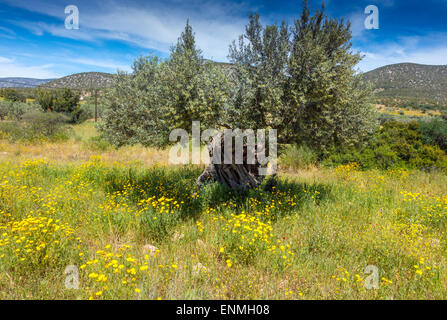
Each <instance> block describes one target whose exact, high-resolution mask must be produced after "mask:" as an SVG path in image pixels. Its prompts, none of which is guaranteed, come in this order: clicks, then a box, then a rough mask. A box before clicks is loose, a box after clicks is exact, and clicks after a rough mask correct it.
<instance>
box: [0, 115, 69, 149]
mask: <svg viewBox="0 0 447 320" xmlns="http://www.w3.org/2000/svg"><path fill="white" fill-rule="evenodd" d="M66 122H67V117H65V116H63V115H60V114H55V113H43V112H39V111H33V112H29V113H26V114H25V115H24V116H23V121H22V122H6V123H1V124H0V131H1V133H2V137H3V138H8V139H9V140H10V141H12V142H15V141H23V142H32V143H36V142H41V141H60V140H66V139H68V131H67V129H68V128H67V127H66V126H65V123H66Z"/></svg>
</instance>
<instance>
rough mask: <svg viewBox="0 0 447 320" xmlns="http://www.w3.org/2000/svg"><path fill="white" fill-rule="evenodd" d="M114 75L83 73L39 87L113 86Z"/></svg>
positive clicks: (79, 87) (82, 87)
mask: <svg viewBox="0 0 447 320" xmlns="http://www.w3.org/2000/svg"><path fill="white" fill-rule="evenodd" d="M114 79H115V75H113V74H110V73H102V72H83V73H76V74H72V75H70V76H66V77H63V78H60V79H56V80H53V81H50V82H48V83H45V84H43V85H41V86H40V87H42V88H71V89H81V90H82V89H90V88H105V87H109V86H111V85H113V83H114Z"/></svg>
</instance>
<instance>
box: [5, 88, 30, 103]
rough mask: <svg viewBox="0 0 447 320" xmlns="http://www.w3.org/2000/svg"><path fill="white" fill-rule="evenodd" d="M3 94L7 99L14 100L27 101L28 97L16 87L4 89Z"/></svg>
mask: <svg viewBox="0 0 447 320" xmlns="http://www.w3.org/2000/svg"><path fill="white" fill-rule="evenodd" d="M3 96H4V98H5V100H7V101H13V102H17V101H18V102H26V97H25V96H24V95H23V94H21V93H20V92H18V91H17V90H14V89H5V90H3Z"/></svg>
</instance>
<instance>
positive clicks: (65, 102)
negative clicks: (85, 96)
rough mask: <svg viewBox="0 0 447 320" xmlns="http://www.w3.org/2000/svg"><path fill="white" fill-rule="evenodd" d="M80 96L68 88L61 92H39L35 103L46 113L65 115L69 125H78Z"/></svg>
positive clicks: (80, 112) (80, 111)
mask: <svg viewBox="0 0 447 320" xmlns="http://www.w3.org/2000/svg"><path fill="white" fill-rule="evenodd" d="M79 99H80V95H79V93H77V92H74V91H72V90H70V89H68V88H66V89H64V90H63V91H48V90H39V91H38V92H37V103H38V104H39V106H40V107H41V108H42V110H43V111H46V112H57V113H61V114H65V115H67V116H68V117H69V118H70V119H69V122H71V123H78V122H79V119H80V117H81V114H82V110H81V108H80V107H79Z"/></svg>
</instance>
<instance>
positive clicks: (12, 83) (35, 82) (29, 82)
mask: <svg viewBox="0 0 447 320" xmlns="http://www.w3.org/2000/svg"><path fill="white" fill-rule="evenodd" d="M52 80H54V79H33V78H0V88H35V87H37V86H40V85H43V84H45V83H47V82H50V81H52Z"/></svg>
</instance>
